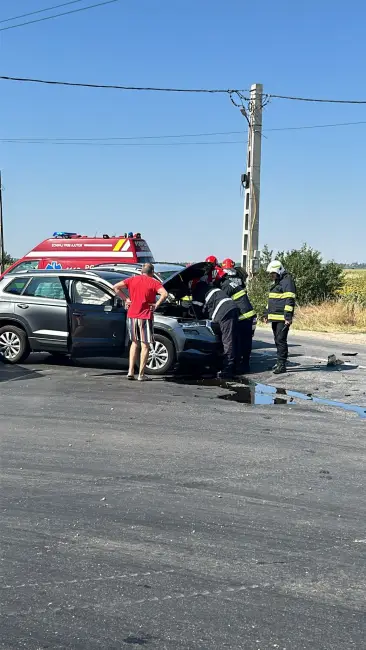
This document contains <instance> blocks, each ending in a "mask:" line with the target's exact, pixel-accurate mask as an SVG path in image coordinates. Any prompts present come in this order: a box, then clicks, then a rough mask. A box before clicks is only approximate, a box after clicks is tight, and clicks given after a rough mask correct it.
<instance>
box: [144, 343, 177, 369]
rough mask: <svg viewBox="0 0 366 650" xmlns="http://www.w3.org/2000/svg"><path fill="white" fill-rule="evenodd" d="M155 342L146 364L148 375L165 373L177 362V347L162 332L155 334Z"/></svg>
mask: <svg viewBox="0 0 366 650" xmlns="http://www.w3.org/2000/svg"><path fill="white" fill-rule="evenodd" d="M154 339H155V343H154V344H153V345H151V346H150V347H151V352H150V354H149V359H148V362H147V366H146V373H147V374H148V375H165V374H166V373H167V372H169V370H171V369H172V367H173V366H174V364H175V349H174V345H173V343H172V342H171V341H170V339H168V338H167V337H166V336H162V334H155V335H154Z"/></svg>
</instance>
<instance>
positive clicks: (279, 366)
mask: <svg viewBox="0 0 366 650" xmlns="http://www.w3.org/2000/svg"><path fill="white" fill-rule="evenodd" d="M285 372H287V370H286V365H285V364H284V363H282V362H280V363H278V364H277V366H276V367H275V369H274V371H273V374H274V375H283V374H284V373H285Z"/></svg>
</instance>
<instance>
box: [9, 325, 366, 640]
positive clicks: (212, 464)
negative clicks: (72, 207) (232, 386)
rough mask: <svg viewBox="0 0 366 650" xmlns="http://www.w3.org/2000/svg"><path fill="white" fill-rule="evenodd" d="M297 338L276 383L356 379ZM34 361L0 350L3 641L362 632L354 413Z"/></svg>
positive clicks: (261, 366) (359, 454)
mask: <svg viewBox="0 0 366 650" xmlns="http://www.w3.org/2000/svg"><path fill="white" fill-rule="evenodd" d="M265 338H266V334H263V335H261V341H259V342H258V343H257V350H256V351H255V353H254V356H253V360H254V363H253V365H254V370H255V374H254V377H255V378H258V379H260V380H261V381H262V382H264V383H266V382H268V381H269V380H270V381H271V383H272V384H273V385H274V384H275V383H276V382H274V381H273V378H270V373H268V372H267V371H266V370H265V368H266V367H267V366H268V363H269V361H270V360H271V359H270V358H271V356H272V355H273V348H272V347H271V343H270V338H268V342H266V340H265ZM297 344H298V341H297ZM311 345H317V344H316V343H313V344H311V343H310V344H309V343H306V342H305V343H304V345H303V346H302V347H301V349H299V348H295V347H294V348H292V351H293V352H292V353H294V354H296V355H300V354H302V355H303V356H302V357H300V356H297V358H295V357H293V359H294V361H293V363H300V362H301V366H295V365H294V366H291V367H290V372H289V373H288V375H286V377H285V378H282V377H280V378H279V379H278V380H276V381H277V382H282V383H281V384H278V385H281V386H282V387H283V386H285V387H287V388H291V387H295V388H297V389H300V385H301V386H303V385H304V386H305V387H306V386H307V390H308V391H309V385H310V384H311V385H310V388H311V389H315V388H319V391H320V392H321V393H322V391H323V390H326V385H325V384H327V383H328V384H329V386H331V388H329V389H327V390H328V391H329V393H328V395H331V396H333V397H337V398H338V399H339V398H340V396H341V395H342V394H343V388H344V385H345V384H344V382H346V383H347V386H348V384H349V383H350V382H351V380H352V382H353V383H354V386H356V385H362V381H363V377H364V376H365V372H366V371H362V368H361V369H360V368H358V369H349V370H347V369H346V370H344V369H341V370H337V369H335V370H329V369H328V370H326V369H325V368H323V367H322V366H320V367H321V369H319V368H318V369H312V370H308V371H306V372H304V371H301V370H300V368H301V367H303V366H304V365H307V364H310V365H311V361H312V360H311V359H306V358H305V356H308V355H309V356H318V355H319V354H320V352H321V350H320V349H316V350H315V354H314V355H312V354H310V352H311V350H310V347H309V346H311ZM342 347H344V346H342ZM353 347H354V346H353ZM332 348H334V346H332ZM313 351H314V350H313ZM323 351H325V352H326V351H327V345H326V344H325V343H324V344H323ZM332 351H334V350H332ZM342 351H344V350H342ZM360 357H361V351H360ZM319 360H320V359H319ZM47 361H48V359H46V358H45V359H44V360H42V358H37V357H33V359H30V361H29V362H28V363H27V364H26V365H24V366H22V367H18V368H15V367H14V368H13V367H9V366H0V391H1V401H0V414H1V418H0V436H1V437H0V440H1V443H0V444H1V449H0V452H1V510H2V526H1V550H2V558H1V559H2V562H1V569H2V578H3V583H2V586H1V590H0V594H1V596H0V597H1V614H2V616H3V622H2V625H1V628H0V647H2V648H6V649H8V650H13V649H18V648H26V649H27V650H43V649H45V648H50V649H53V650H56V649H57V650H64V649H72V650H96V649H97V648H98V650H100V649H101V648H103V650H122V649H123V648H128V647H139V646H144V647H146V648H151V649H153V648H154V649H159V650H165V649H167V650H173V649H174V650H183V649H184V650H221V649H222V648H230V649H235V650H238V649H243V650H269V649H272V648H279V649H280V650H285V649H286V650H300V649H301V650H315V649H316V650H343V649H344V650H349V649H350V648H357V649H361V648H363V647H364V632H365V621H366V619H365V595H366V563H365V550H366V529H365V522H366V512H365V469H364V468H365V446H366V436H365V433H366V421H365V420H361V419H360V418H359V417H357V415H354V414H350V413H347V412H344V411H343V410H342V409H339V408H335V407H319V406H317V405H315V404H313V403H311V402H306V401H301V400H300V401H299V402H298V403H296V404H293V403H290V404H276V405H274V406H260V405H258V406H249V405H245V404H240V403H237V402H234V401H226V400H225V399H219V398H220V397H222V396H227V395H228V391H227V390H224V389H221V388H218V387H208V386H205V385H191V384H190V383H189V381H187V382H186V380H184V382H183V383H176V382H175V381H170V382H165V381H161V380H154V381H152V382H150V383H145V384H138V383H137V382H136V383H135V384H132V383H128V382H127V381H126V380H125V378H124V375H123V373H124V371H123V372H121V371H120V370H118V369H116V367H115V364H109V365H106V364H102V363H100V364H98V367H93V366H92V364H90V367H86V368H81V367H73V366H71V365H70V366H69V365H67V364H60V365H57V364H51V363H47ZM364 365H365V366H366V363H365V364H364ZM314 374H315V377H316V381H317V382H318V384H319V385H318V386H316V385H315V384H314V379H313V377H314ZM323 374H324V375H326V377H325V379H324V378H323ZM352 377H353V378H354V379H352ZM307 378H309V379H307ZM296 382H297V383H296ZM302 382H305V383H304V384H303V383H302ZM306 382H309V383H306ZM323 382H324V383H323ZM332 382H334V383H332ZM295 383H296V386H295ZM305 384H306V385H305ZM349 385H350V386H351V385H352V384H349ZM360 390H361V389H360ZM364 390H365V387H364ZM349 399H351V400H352V399H353V397H351V398H349ZM355 400H356V401H358V400H359V395H358V393H357V396H356V398H355ZM355 403H356V402H355Z"/></svg>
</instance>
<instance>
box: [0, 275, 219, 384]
mask: <svg viewBox="0 0 366 650" xmlns="http://www.w3.org/2000/svg"><path fill="white" fill-rule="evenodd" d="M128 275H130V274H128ZM177 275H178V274H177ZM122 277H123V274H121V272H119V273H116V272H113V271H102V270H100V271H99V270H97V269H94V270H92V271H73V270H70V271H37V270H32V271H28V272H26V273H19V274H12V275H6V276H5V277H4V278H3V279H2V280H1V281H0V354H2V355H3V356H4V357H5V359H6V360H7V361H8V362H10V363H20V362H22V361H24V360H25V359H26V358H27V357H28V355H29V354H30V352H49V353H51V354H53V355H57V356H60V355H71V356H72V357H73V358H82V357H108V356H116V357H122V356H126V355H127V351H128V338H127V332H126V310H125V307H124V304H123V302H122V301H121V300H120V298H118V297H117V296H116V294H115V292H114V289H113V285H114V284H115V283H116V282H118V281H120V280H121V278H122ZM126 277H127V274H126ZM179 283H181V276H179ZM169 290H170V292H172V284H171V278H170V289H169ZM154 331H155V344H154V346H152V349H151V353H150V357H149V361H148V368H147V370H148V372H149V373H150V374H154V375H162V374H165V373H167V372H169V371H170V370H171V369H172V368H173V366H174V365H175V363H176V362H181V361H185V360H187V361H195V362H199V363H200V364H203V365H207V364H211V363H214V362H215V360H216V357H217V353H218V349H219V341H218V338H217V336H216V335H215V333H214V331H213V329H212V327H211V324H210V322H209V321H199V320H198V319H195V318H194V317H192V316H188V314H187V311H186V310H185V309H184V308H183V307H181V305H180V303H179V301H174V300H173V299H171V300H170V301H169V302H167V303H165V304H164V305H163V306H162V308H161V311H160V312H157V313H156V314H155V320H154Z"/></svg>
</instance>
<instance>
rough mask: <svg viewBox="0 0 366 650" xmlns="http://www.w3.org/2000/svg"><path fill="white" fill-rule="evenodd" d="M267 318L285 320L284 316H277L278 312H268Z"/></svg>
mask: <svg viewBox="0 0 366 650" xmlns="http://www.w3.org/2000/svg"><path fill="white" fill-rule="evenodd" d="M267 318H268V320H285V317H284V316H279V315H278V314H268V316H267Z"/></svg>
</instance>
